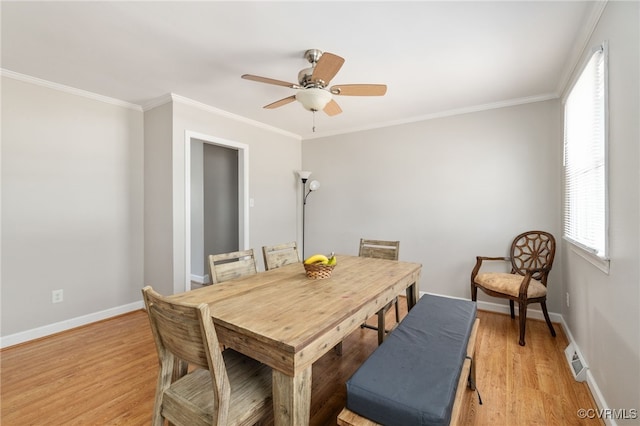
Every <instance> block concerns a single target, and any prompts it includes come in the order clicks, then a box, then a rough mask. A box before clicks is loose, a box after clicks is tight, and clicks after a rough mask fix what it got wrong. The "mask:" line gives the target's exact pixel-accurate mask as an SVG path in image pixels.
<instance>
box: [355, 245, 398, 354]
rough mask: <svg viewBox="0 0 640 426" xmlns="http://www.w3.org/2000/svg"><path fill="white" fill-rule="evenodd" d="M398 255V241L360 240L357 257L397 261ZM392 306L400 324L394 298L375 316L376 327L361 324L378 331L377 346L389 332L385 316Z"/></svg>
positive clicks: (363, 326) (396, 302)
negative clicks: (376, 319)
mask: <svg viewBox="0 0 640 426" xmlns="http://www.w3.org/2000/svg"><path fill="white" fill-rule="evenodd" d="M399 254H400V241H384V240H368V239H364V238H361V239H360V250H359V252H358V256H362V257H374V258H377V259H388V260H398V255H399ZM392 306H394V307H395V310H396V323H399V322H400V307H399V305H398V297H397V296H396V297H395V298H394V299H393V300H392V301H391V302H389V303H387V304H386V305H385V306H384V307H383V308H382V309H380V310H379V311H378V313H377V314H376V315H377V316H378V326H377V327H375V326H373V325H369V324H366V323H365V324H362V325H361V327H362V328H369V329H371V330H377V331H378V345H380V344H382V342H383V341H384V339H385V336H386V335H387V333H388V332H389V330H387V329H386V326H385V322H386V321H385V316H386V314H387V312H388V311H389V309H391V307H392Z"/></svg>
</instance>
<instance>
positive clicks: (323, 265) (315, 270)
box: [303, 253, 338, 280]
mask: <svg viewBox="0 0 640 426" xmlns="http://www.w3.org/2000/svg"><path fill="white" fill-rule="evenodd" d="M303 263H304V270H305V271H306V273H307V278H311V279H314V280H320V279H323V278H329V277H330V276H331V273H332V272H333V268H335V266H336V264H337V263H338V260H337V259H336V255H335V254H334V253H331V255H329V256H325V255H324V254H314V255H313V256H309V257H308V258H307V259H305V261H304V262H303Z"/></svg>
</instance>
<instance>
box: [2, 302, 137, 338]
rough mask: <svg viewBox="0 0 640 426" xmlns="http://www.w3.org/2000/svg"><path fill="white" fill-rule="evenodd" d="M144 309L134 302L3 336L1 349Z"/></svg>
mask: <svg viewBox="0 0 640 426" xmlns="http://www.w3.org/2000/svg"><path fill="white" fill-rule="evenodd" d="M143 308H144V303H143V302H142V301H139V302H133V303H129V304H128V305H123V306H116V307H115V308H111V309H106V310H104V311H100V312H94V313H92V314H87V315H83V316H81V317H76V318H71V319H68V320H64V321H60V322H56V323H53V324H48V325H45V326H42V327H38V328H33V329H31V330H27V331H22V332H20V333H15V334H10V335H8V336H2V337H0V348H6V347H9V346H13V345H17V344H19V343H24V342H28V341H29V340H34V339H39V338H41V337H45V336H49V335H51V334H55V333H59V332H61V331H66V330H70V329H72V328H76V327H80V326H82V325H87V324H91V323H92V322H96V321H101V320H104V319H107V318H111V317H114V316H117V315H122V314H126V313H128V312H133V311H137V310H138V309H143Z"/></svg>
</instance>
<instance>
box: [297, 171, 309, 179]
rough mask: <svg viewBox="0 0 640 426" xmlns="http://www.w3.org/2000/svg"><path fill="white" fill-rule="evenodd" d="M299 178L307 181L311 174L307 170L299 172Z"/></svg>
mask: <svg viewBox="0 0 640 426" xmlns="http://www.w3.org/2000/svg"><path fill="white" fill-rule="evenodd" d="M298 176H300V179H304V180H307V179H309V176H311V172H307V171H305V170H298Z"/></svg>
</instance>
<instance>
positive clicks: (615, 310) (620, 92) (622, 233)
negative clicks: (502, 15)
mask: <svg viewBox="0 0 640 426" xmlns="http://www.w3.org/2000/svg"><path fill="white" fill-rule="evenodd" d="M639 27H640V3H638V2H609V3H608V4H607V6H606V9H605V10H604V13H603V14H602V17H601V19H600V22H599V23H598V25H597V27H596V29H595V32H594V34H593V36H592V37H591V40H590V43H589V45H588V46H587V49H590V48H591V47H592V46H595V45H597V44H600V43H602V41H604V40H608V43H609V216H610V219H609V222H610V229H609V244H610V257H611V263H610V272H609V274H605V273H603V272H602V271H600V270H599V269H597V268H596V267H595V266H593V265H591V264H590V263H589V262H587V261H586V260H585V259H584V258H582V257H580V256H579V255H577V254H576V253H575V251H574V250H572V248H571V247H570V246H569V245H568V244H565V245H564V247H563V248H564V255H565V259H566V261H565V268H564V271H563V279H564V281H565V283H566V291H567V292H569V293H570V294H571V303H570V307H568V308H567V307H565V308H564V310H563V315H564V318H565V321H566V322H567V324H568V325H569V328H570V329H571V332H572V333H573V337H574V339H575V341H576V342H577V344H578V346H579V348H580V349H581V351H582V353H583V355H584V357H585V358H586V361H587V363H588V364H589V367H590V374H591V376H590V377H589V381H590V384H591V385H592V386H593V385H594V383H597V385H598V387H599V390H600V392H601V395H600V396H601V397H602V398H603V399H604V401H603V402H605V403H606V404H607V405H608V406H609V407H611V408H617V409H627V410H630V409H633V408H635V409H640V407H639V405H638V404H639V403H640V270H639V268H640V247H639V246H638V244H639V243H638V242H639V241H640V230H639V226H640V220H639V218H640V197H639V194H640V182H639V178H640V175H639V171H640V150H639V145H640V131H639V127H638V126H639V124H638V123H639V120H640V119H639V117H640V108H639V103H640V83H639V75H640V66H639V62H640V55H639V53H640V33H639ZM637 422H638V420H637V419H636V420H634V421H631V420H627V421H624V420H618V424H638V423H637Z"/></svg>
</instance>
